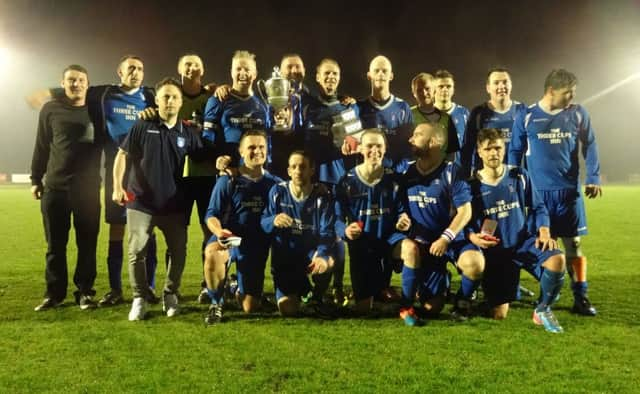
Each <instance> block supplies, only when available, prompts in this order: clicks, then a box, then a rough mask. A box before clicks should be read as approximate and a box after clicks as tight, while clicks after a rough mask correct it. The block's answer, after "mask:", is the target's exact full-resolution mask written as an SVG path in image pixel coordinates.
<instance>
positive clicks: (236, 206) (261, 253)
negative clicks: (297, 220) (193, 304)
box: [204, 130, 281, 324]
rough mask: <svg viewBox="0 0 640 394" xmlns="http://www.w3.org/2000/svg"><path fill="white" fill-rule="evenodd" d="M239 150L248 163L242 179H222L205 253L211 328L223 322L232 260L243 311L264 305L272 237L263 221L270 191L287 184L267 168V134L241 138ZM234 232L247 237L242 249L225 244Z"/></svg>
mask: <svg viewBox="0 0 640 394" xmlns="http://www.w3.org/2000/svg"><path fill="white" fill-rule="evenodd" d="M239 149H240V152H239V153H240V156H241V157H242V164H241V165H240V167H239V168H238V175H237V176H235V177H230V176H229V175H223V176H221V177H219V178H218V180H217V181H216V185H215V187H214V189H213V192H212V193H211V199H210V202H209V207H208V209H207V213H206V221H207V225H208V226H209V229H210V231H211V232H212V233H213V236H212V237H211V238H210V239H209V244H208V245H207V247H206V249H205V264H204V276H205V279H206V282H207V292H208V294H209V298H210V300H211V306H210V308H209V312H208V314H207V316H206V317H205V322H206V323H207V324H214V323H219V322H221V321H222V318H223V303H224V298H223V292H224V289H223V285H224V282H225V274H226V266H227V264H228V262H229V261H230V260H232V261H235V262H236V264H237V265H236V267H237V273H238V293H237V297H238V300H239V302H240V304H241V305H242V309H243V310H244V311H245V312H247V313H251V312H255V311H257V310H258V309H259V308H260V306H261V305H260V301H261V297H262V290H263V285H264V270H265V266H266V263H267V257H268V256H269V238H268V236H267V235H266V234H265V233H264V232H263V231H262V228H261V227H260V219H261V215H262V211H263V210H264V208H265V207H266V205H267V199H268V196H269V190H270V189H271V187H272V186H273V185H275V184H277V183H278V182H280V181H281V180H280V179H279V178H277V177H274V176H273V175H271V174H269V173H268V172H266V171H264V169H263V166H264V164H265V162H266V160H267V153H268V152H267V135H266V134H265V133H264V131H258V130H247V131H246V132H245V133H244V135H243V136H242V137H241V138H240V144H239ZM231 234H232V235H235V236H238V237H241V238H242V241H241V243H240V246H238V247H237V248H233V249H231V250H229V248H228V246H229V245H225V244H224V243H223V242H222V241H223V240H224V238H225V237H227V236H229V235H231Z"/></svg>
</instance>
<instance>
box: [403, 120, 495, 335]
mask: <svg viewBox="0 0 640 394" xmlns="http://www.w3.org/2000/svg"><path fill="white" fill-rule="evenodd" d="M444 135H445V131H444V128H443V127H442V125H440V124H437V123H434V124H432V123H423V124H420V125H418V126H417V127H416V128H415V130H414V131H413V135H412V136H411V139H410V140H409V142H410V143H411V145H412V146H413V150H414V154H415V155H416V157H417V160H416V161H415V162H414V163H412V164H411V165H410V166H409V168H408V169H407V171H406V172H405V173H404V174H403V178H402V182H403V186H404V188H405V192H406V198H407V202H406V204H407V211H408V213H409V216H410V217H411V222H412V224H411V229H410V230H409V238H410V239H411V241H409V242H411V243H412V244H413V245H412V248H413V249H417V250H419V253H418V254H419V256H420V257H419V258H415V259H405V260H404V266H403V268H402V304H401V305H402V307H401V310H400V317H401V318H402V319H403V320H404V321H405V324H407V325H410V326H411V325H415V324H416V316H415V313H414V312H413V308H412V307H413V304H414V297H415V294H416V289H417V290H418V293H419V294H420V303H421V305H422V307H423V308H424V309H425V310H426V311H427V312H429V313H430V314H438V313H439V312H440V311H441V310H442V308H443V307H444V302H445V293H446V291H447V289H448V288H449V276H448V272H447V268H446V265H447V262H448V261H451V262H454V263H455V265H456V267H457V269H458V270H459V271H460V272H461V276H462V278H461V284H460V289H459V290H458V293H457V294H456V297H455V304H454V309H453V313H452V315H453V317H454V318H456V319H457V320H465V319H466V318H467V317H469V315H470V312H471V298H472V295H473V292H474V291H475V290H476V288H477V287H478V285H479V283H480V279H481V278H482V272H483V270H484V258H483V256H482V253H481V252H480V250H479V248H477V247H476V246H474V245H473V244H471V243H470V242H469V241H467V240H466V239H465V237H464V234H463V232H462V230H463V229H464V227H465V226H466V224H467V223H468V222H469V220H470V219H471V193H470V189H469V185H468V184H467V183H466V182H465V181H464V180H463V179H462V178H461V177H460V176H459V175H458V171H459V167H458V166H457V165H456V164H454V163H451V162H447V161H444V158H443V156H442V151H441V149H442V145H443V143H444V140H445V137H444Z"/></svg>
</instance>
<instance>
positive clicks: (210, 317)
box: [204, 304, 223, 325]
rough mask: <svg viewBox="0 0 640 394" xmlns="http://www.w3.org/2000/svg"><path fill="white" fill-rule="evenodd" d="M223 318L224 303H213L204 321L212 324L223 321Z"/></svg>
mask: <svg viewBox="0 0 640 394" xmlns="http://www.w3.org/2000/svg"><path fill="white" fill-rule="evenodd" d="M222 319H223V316H222V305H220V304H211V306H210V307H209V311H208V312H207V315H206V316H205V317H204V322H205V323H206V324H208V325H212V324H216V323H222V321H223V320H222Z"/></svg>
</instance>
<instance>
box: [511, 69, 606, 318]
mask: <svg viewBox="0 0 640 394" xmlns="http://www.w3.org/2000/svg"><path fill="white" fill-rule="evenodd" d="M577 84H578V79H577V78H576V76H575V75H574V74H572V73H571V72H569V71H567V70H564V69H556V70H553V71H551V73H549V75H548V76H547V78H546V80H545V82H544V95H543V96H542V99H541V100H540V101H538V102H537V103H535V104H533V105H531V106H529V107H528V108H527V113H526V114H523V115H522V116H519V117H518V118H516V120H515V123H514V126H513V134H512V138H511V144H510V145H509V160H508V162H509V164H513V165H519V164H520V163H521V162H522V156H523V154H524V153H525V152H526V153H527V154H526V164H527V169H528V171H529V174H530V175H531V180H532V181H533V184H534V186H535V188H536V189H537V190H538V191H539V192H540V194H541V195H542V199H543V200H544V203H545V206H546V207H547V210H548V211H549V216H550V219H551V236H552V237H554V238H557V237H560V238H562V243H563V245H564V248H565V255H566V258H567V262H568V264H567V270H568V271H569V273H570V274H571V281H572V283H571V288H572V290H573V295H574V304H573V308H572V311H573V312H575V313H578V314H580V315H586V316H595V314H596V309H595V308H594V307H593V306H592V305H591V302H590V301H589V299H588V298H587V258H586V257H585V256H584V255H583V254H582V250H581V248H580V242H581V240H580V236H581V235H585V234H587V219H586V214H585V209H584V201H583V200H582V196H581V195H580V179H579V174H578V169H579V162H578V151H579V150H580V149H581V150H582V155H583V156H584V159H585V166H586V172H587V174H586V180H585V183H586V185H585V195H586V196H587V197H588V198H596V197H598V196H601V195H602V189H601V187H600V162H599V160H598V148H597V145H596V139H595V133H594V130H593V127H591V119H590V118H589V114H588V113H587V111H586V110H585V109H584V107H582V106H580V105H577V104H571V101H572V100H573V98H574V96H575V94H576V85H577Z"/></svg>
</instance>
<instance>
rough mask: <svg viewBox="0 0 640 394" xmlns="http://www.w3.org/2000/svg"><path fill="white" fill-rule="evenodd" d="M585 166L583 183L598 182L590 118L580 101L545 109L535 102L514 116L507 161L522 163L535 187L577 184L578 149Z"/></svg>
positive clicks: (562, 187)
mask: <svg viewBox="0 0 640 394" xmlns="http://www.w3.org/2000/svg"><path fill="white" fill-rule="evenodd" d="M580 146H581V148H582V155H583V157H584V159H585V166H586V172H587V174H586V183H587V184H594V185H599V184H600V162H599V160H598V148H597V145H596V138H595V133H594V131H593V128H592V127H591V119H590V118H589V114H588V113H587V111H586V110H585V109H584V108H583V107H582V106H580V105H576V104H572V105H570V106H568V107H567V108H565V109H562V110H558V111H554V112H553V113H549V112H547V111H545V110H544V109H542V107H541V106H540V104H539V103H536V104H533V105H531V106H529V108H527V112H526V114H522V115H521V116H519V117H517V118H516V120H515V123H514V125H513V134H512V138H511V144H510V145H509V164H512V165H520V164H521V162H522V156H523V154H524V153H525V152H526V164H527V166H526V167H527V170H528V171H529V174H531V179H532V180H533V184H534V185H535V187H536V188H537V189H538V190H562V189H575V188H578V187H579V184H580V180H579V174H578V170H579V163H578V149H579V148H580Z"/></svg>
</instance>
